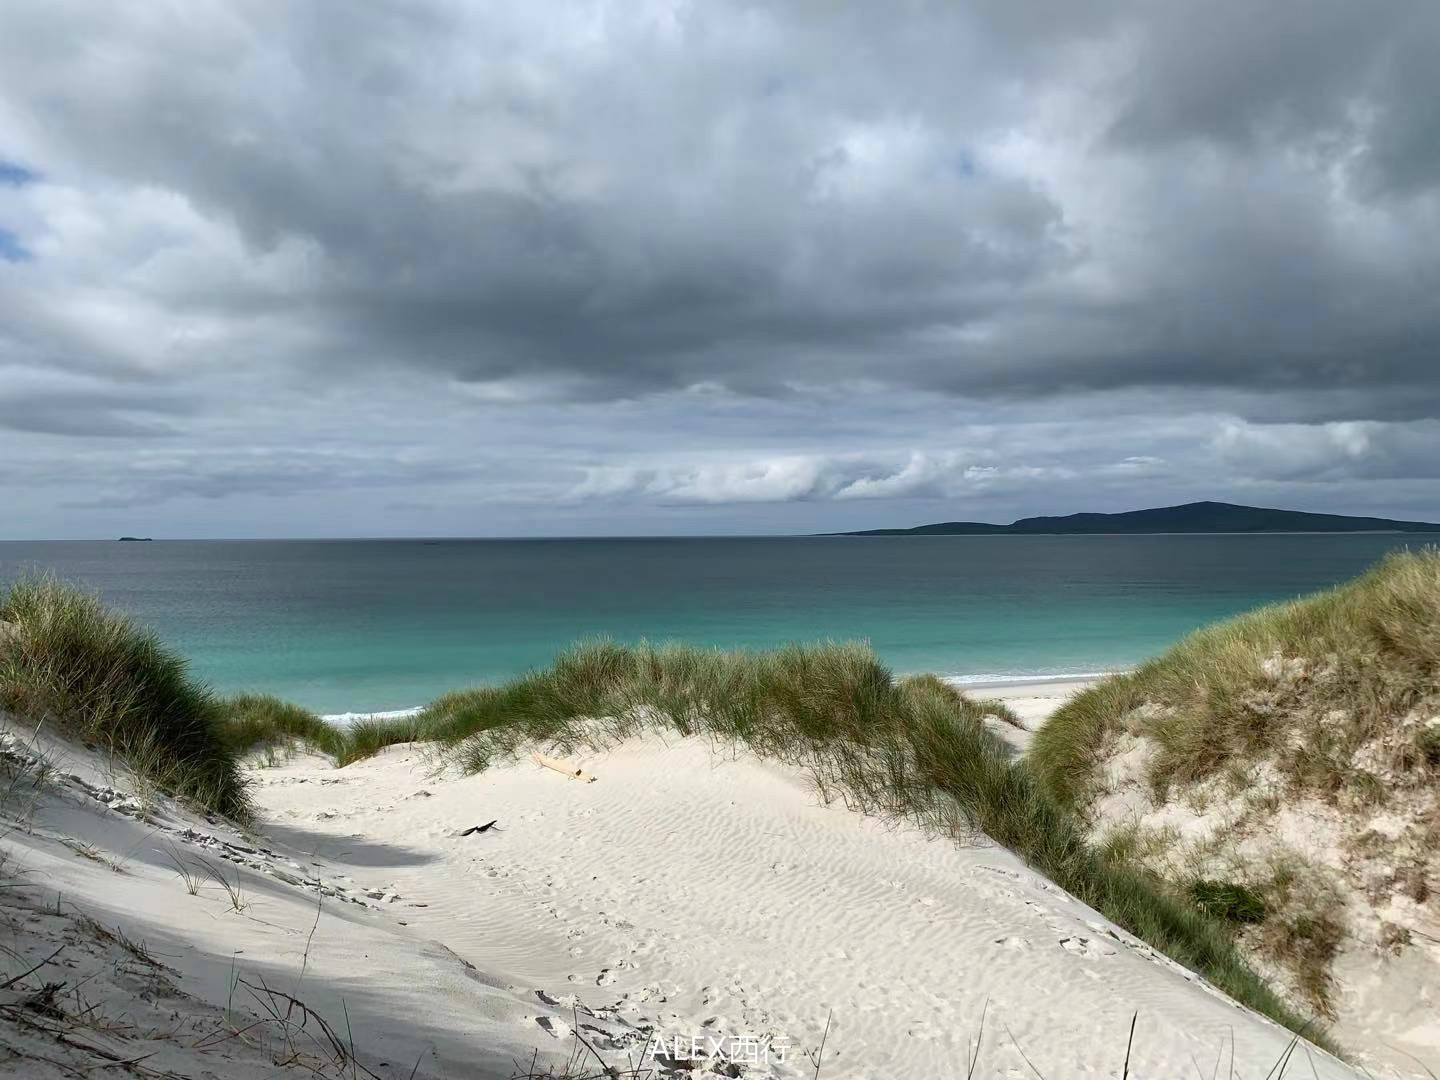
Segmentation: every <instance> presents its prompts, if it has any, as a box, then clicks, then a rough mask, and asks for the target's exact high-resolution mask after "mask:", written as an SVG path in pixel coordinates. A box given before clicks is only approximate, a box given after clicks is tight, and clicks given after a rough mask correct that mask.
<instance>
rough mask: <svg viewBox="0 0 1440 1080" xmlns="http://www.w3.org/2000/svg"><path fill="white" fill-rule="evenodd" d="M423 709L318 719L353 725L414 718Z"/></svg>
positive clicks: (334, 714)
mask: <svg viewBox="0 0 1440 1080" xmlns="http://www.w3.org/2000/svg"><path fill="white" fill-rule="evenodd" d="M424 708H425V706H424V705H412V706H410V708H408V709H388V710H385V711H382V712H337V713H326V714H325V715H324V716H322V717H320V719H321V720H327V721H329V722H330V723H332V724H353V723H354V722H355V721H356V720H398V719H400V718H401V717H405V716H415V715H416V714H418V713H419V712H420V711H421V710H422V709H424Z"/></svg>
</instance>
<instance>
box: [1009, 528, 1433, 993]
mask: <svg viewBox="0 0 1440 1080" xmlns="http://www.w3.org/2000/svg"><path fill="white" fill-rule="evenodd" d="M1437 716H1440V550H1437V549H1436V548H1433V547H1432V548H1424V549H1420V550H1417V551H1409V552H1398V553H1395V554H1392V555H1390V556H1389V557H1387V558H1386V559H1384V560H1383V561H1382V562H1381V563H1379V564H1378V565H1377V566H1375V567H1374V568H1373V569H1372V570H1370V571H1369V572H1368V573H1366V574H1363V575H1362V576H1360V577H1358V578H1356V579H1355V580H1353V581H1350V582H1348V583H1346V584H1343V585H1340V586H1338V587H1336V588H1334V589H1330V590H1327V591H1325V592H1321V593H1316V594H1314V595H1311V596H1307V597H1302V598H1300V599H1297V600H1295V601H1292V602H1289V603H1284V604H1276V605H1271V606H1269V607H1264V608H1261V609H1259V610H1256V611H1253V612H1250V613H1248V614H1245V615H1241V616H1239V617H1238V618H1234V619H1231V620H1229V621H1227V622H1223V623H1220V624H1217V625H1215V626H1211V627H1207V628H1205V629H1202V630H1200V631H1198V632H1196V633H1194V634H1192V635H1190V636H1189V637H1188V638H1186V639H1185V640H1183V641H1182V642H1180V643H1179V644H1178V645H1176V646H1175V647H1174V648H1172V649H1171V650H1169V651H1168V652H1166V653H1164V654H1163V655H1161V656H1159V657H1157V658H1156V659H1154V660H1151V661H1150V662H1149V663H1147V664H1145V665H1143V666H1141V667H1140V668H1139V669H1137V670H1136V671H1134V672H1131V673H1128V674H1124V675H1119V676H1116V677H1114V678H1110V679H1107V680H1104V681H1102V682H1100V683H1097V684H1096V685H1094V686H1092V687H1090V688H1089V689H1087V690H1086V691H1084V692H1083V693H1081V694H1079V695H1077V696H1075V697H1074V698H1072V699H1071V700H1070V701H1068V702H1067V703H1066V704H1064V705H1063V706H1062V707H1061V708H1060V709H1059V710H1058V711H1057V712H1056V713H1055V714H1054V715H1053V716H1051V718H1050V719H1049V721H1048V722H1047V723H1046V724H1045V726H1044V727H1042V728H1041V730H1040V731H1039V732H1038V733H1037V735H1036V736H1035V738H1034V740H1033V741H1032V743H1031V746H1030V750H1029V753H1028V755H1027V759H1026V767H1027V768H1028V769H1029V770H1030V771H1031V773H1032V775H1033V776H1034V777H1035V781H1036V783H1037V784H1038V786H1039V788H1040V789H1041V790H1042V791H1043V792H1044V793H1045V794H1046V795H1047V796H1048V797H1049V798H1050V800H1051V801H1052V802H1054V803H1055V804H1057V805H1059V806H1062V807H1064V808H1066V809H1067V810H1069V811H1072V812H1073V813H1075V814H1076V815H1078V816H1079V817H1080V818H1081V819H1083V820H1091V819H1093V821H1092V824H1093V826H1094V827H1095V829H1096V830H1097V832H1100V831H1103V830H1104V829H1106V828H1107V827H1109V828H1110V829H1111V832H1110V836H1109V838H1108V840H1107V841H1105V842H1106V844H1107V847H1110V848H1112V849H1117V848H1120V847H1124V846H1126V845H1127V844H1128V845H1130V846H1132V847H1134V846H1136V844H1137V843H1141V842H1143V844H1144V845H1148V850H1146V851H1143V852H1142V851H1135V852H1132V857H1131V858H1130V859H1129V861H1130V862H1132V863H1133V864H1135V865H1145V866H1147V867H1148V869H1149V870H1150V871H1151V872H1152V873H1153V875H1154V878H1155V882H1156V884H1157V885H1158V886H1159V887H1161V888H1166V889H1168V890H1170V891H1171V892H1173V893H1175V894H1176V895H1181V896H1189V897H1190V898H1191V899H1192V900H1193V901H1194V902H1195V903H1197V904H1198V905H1200V906H1202V907H1205V908H1206V909H1207V910H1210V911H1212V912H1216V913H1219V914H1222V916H1223V917H1226V918H1228V919H1230V920H1232V921H1238V922H1244V923H1249V924H1251V925H1252V927H1253V929H1251V930H1249V931H1247V932H1246V934H1245V940H1246V942H1247V945H1246V947H1247V948H1248V949H1250V950H1252V951H1253V952H1254V953H1255V954H1256V955H1258V956H1260V957H1263V958H1264V960H1265V961H1266V962H1267V963H1268V964H1269V965H1270V966H1271V967H1272V969H1276V970H1279V971H1281V972H1284V973H1285V976H1286V978H1287V979H1288V981H1289V983H1290V985H1291V987H1292V989H1293V991H1294V992H1295V993H1296V994H1297V995H1298V996H1299V997H1300V998H1301V999H1303V1000H1305V1001H1306V1002H1308V1003H1309V1004H1310V1005H1311V1007H1313V1008H1315V1009H1316V1010H1317V1011H1319V1012H1321V1013H1322V1014H1333V1013H1334V1011H1335V1008H1336V997H1335V989H1336V987H1335V985H1334V981H1333V976H1332V965H1333V962H1334V960H1335V958H1336V957H1337V956H1338V954H1339V953H1340V951H1341V949H1342V947H1343V946H1344V943H1345V940H1346V938H1347V936H1349V931H1348V930H1347V923H1346V917H1345V910H1346V904H1347V901H1346V900H1345V899H1344V896H1343V893H1344V890H1345V888H1346V886H1345V882H1344V879H1343V878H1342V877H1340V876H1339V875H1337V874H1336V873H1335V872H1334V871H1333V870H1331V869H1330V868H1329V867H1328V864H1326V863H1325V862H1324V861H1323V860H1318V861H1317V859H1316V858H1315V857H1314V856H1313V855H1305V854H1302V852H1301V851H1300V850H1299V849H1296V848H1293V847H1284V848H1283V849H1282V847H1280V846H1276V845H1277V844H1278V843H1279V842H1278V841H1277V840H1275V839H1268V840H1267V839H1265V836H1266V833H1267V822H1269V821H1271V820H1273V818H1274V816H1275V815H1276V814H1278V813H1280V812H1282V811H1283V810H1285V809H1287V808H1291V807H1299V806H1305V805H1308V806H1319V807H1324V808H1325V815H1326V820H1327V821H1329V822H1330V823H1331V824H1330V825H1329V829H1330V832H1328V833H1327V834H1326V836H1327V837H1328V838H1329V839H1327V841H1326V842H1328V843H1333V844H1335V845H1337V847H1339V848H1342V849H1344V850H1346V851H1348V853H1349V854H1348V855H1347V856H1346V857H1347V858H1350V859H1352V860H1356V859H1362V860H1363V859H1367V858H1370V857H1371V854H1372V853H1374V854H1377V855H1378V853H1381V852H1385V853H1388V856H1387V859H1383V860H1380V861H1379V862H1378V863H1377V865H1383V866H1388V867H1390V869H1388V870H1387V871H1386V873H1387V874H1388V877H1385V878H1384V879H1383V881H1384V883H1383V885H1380V884H1375V882H1376V881H1379V880H1381V879H1378V878H1373V877H1372V883H1371V886H1370V888H1371V889H1382V888H1383V889H1388V890H1390V891H1392V892H1395V893H1396V894H1403V897H1404V898H1408V900H1409V901H1414V902H1423V901H1424V900H1425V899H1426V898H1427V896H1428V894H1429V892H1430V888H1431V886H1430V885H1429V880H1430V874H1429V871H1428V870H1427V858H1428V856H1427V855H1426V852H1430V851H1433V850H1434V849H1435V845H1436V843H1437V842H1440V815H1437V814H1436V812H1435V804H1434V801H1433V799H1432V798H1431V797H1430V794H1429V793H1430V792H1431V791H1433V790H1434V787H1435V784H1436V782H1437V781H1440V754H1437V753H1436V748H1437V746H1440V718H1437ZM1122 751H1132V752H1133V753H1131V754H1130V756H1129V758H1126V759H1119V758H1117V757H1116V755H1118V754H1120V753H1121V752H1122ZM1112 760H1115V761H1121V762H1122V764H1121V765H1120V773H1119V774H1116V775H1112V774H1111V772H1110V764H1109V763H1110V762H1111V761H1112ZM1127 783H1137V784H1138V785H1139V786H1140V787H1141V788H1142V789H1143V790H1145V791H1147V792H1148V793H1149V795H1148V797H1149V799H1150V800H1151V802H1153V803H1154V805H1156V806H1161V805H1167V806H1177V807H1183V808H1187V809H1188V812H1190V813H1200V812H1202V811H1208V810H1210V809H1211V808H1212V807H1214V806H1215V804H1216V802H1217V800H1219V801H1220V802H1221V807H1222V809H1224V810H1226V811H1227V812H1235V811H1236V809H1237V808H1240V813H1241V816H1240V817H1237V818H1234V819H1233V820H1231V821H1230V823H1229V824H1228V825H1227V826H1226V827H1225V828H1224V829H1222V830H1221V831H1220V832H1218V833H1216V834H1214V835H1213V836H1207V838H1206V839H1205V840H1204V841H1200V840H1194V841H1192V842H1190V843H1189V844H1188V846H1187V843H1186V842H1184V841H1182V840H1181V839H1180V837H1179V835H1178V834H1177V833H1175V831H1174V830H1173V829H1172V830H1168V831H1167V830H1164V829H1159V830H1157V829H1153V828H1152V829H1148V830H1145V831H1146V835H1145V836H1144V837H1141V836H1140V835H1139V833H1138V832H1137V831H1136V830H1137V829H1138V828H1139V826H1138V824H1136V823H1132V824H1130V825H1128V826H1122V827H1116V826H1115V823H1114V822H1111V821H1107V820H1105V817H1104V814H1103V813H1102V812H1101V809H1100V806H1101V803H1100V799H1101V797H1102V796H1104V795H1106V794H1107V793H1108V790H1109V788H1111V787H1113V786H1116V785H1117V784H1118V785H1121V786H1123V785H1125V784H1127ZM1382 811H1384V812H1385V813H1388V814H1389V815H1390V817H1391V818H1392V819H1393V820H1395V821H1397V822H1400V823H1402V824H1401V826H1397V828H1401V829H1402V831H1403V832H1404V835H1405V837H1408V838H1409V839H1408V840H1406V841H1405V842H1403V843H1402V841H1401V839H1397V838H1396V836H1388V837H1387V836H1381V835H1379V834H1376V833H1373V832H1371V831H1370V826H1369V823H1370V822H1371V820H1372V819H1374V818H1375V816H1376V815H1377V813H1380V812H1382ZM1132 816H1133V815H1132ZM1197 835H1199V834H1197ZM1397 835H1398V834H1397ZM1318 842H1319V839H1318V834H1317V836H1316V837H1312V839H1311V843H1312V844H1313V843H1318ZM1246 844H1249V845H1250V846H1249V847H1248V848H1246V847H1245V846H1243V845H1246ZM1264 844H1269V845H1270V852H1269V854H1268V855H1266V856H1265V857H1264V858H1261V857H1259V856H1258V855H1256V854H1255V852H1256V850H1258V848H1257V845H1260V846H1263V845H1264ZM1407 844H1408V845H1409V846H1407ZM1197 845H1199V846H1197ZM1392 864H1393V865H1392ZM1217 867H1221V868H1224V872H1227V873H1228V874H1229V875H1230V876H1234V877H1236V879H1237V880H1233V881H1229V880H1227V881H1214V880H1207V879H1208V878H1209V877H1210V876H1211V874H1212V872H1213V871H1214V869H1216V868H1217ZM1378 895H1381V894H1380V893H1378V892H1377V893H1375V894H1374V895H1372V896H1369V897H1368V898H1367V897H1364V896H1356V897H1354V901H1355V902H1356V903H1358V904H1361V905H1362V906H1364V905H1375V906H1377V907H1378V901H1376V900H1375V899H1374V896H1378ZM1382 933H1388V934H1391V935H1393V940H1396V941H1403V940H1405V934H1406V931H1404V930H1403V929H1401V928H1399V927H1398V925H1394V924H1390V923H1388V922H1386V923H1382Z"/></svg>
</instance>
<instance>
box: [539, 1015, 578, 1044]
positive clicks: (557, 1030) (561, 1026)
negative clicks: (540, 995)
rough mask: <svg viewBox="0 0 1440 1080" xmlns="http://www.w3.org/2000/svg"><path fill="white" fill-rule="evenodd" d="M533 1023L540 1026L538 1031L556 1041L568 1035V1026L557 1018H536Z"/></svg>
mask: <svg viewBox="0 0 1440 1080" xmlns="http://www.w3.org/2000/svg"><path fill="white" fill-rule="evenodd" d="M535 1023H537V1024H539V1025H540V1030H541V1031H544V1032H545V1033H547V1034H549V1035H553V1036H555V1038H557V1039H563V1038H565V1037H566V1036H567V1035H569V1034H570V1025H569V1024H567V1023H565V1021H564V1020H561V1019H560V1018H559V1017H558V1016H537V1017H536V1018H535Z"/></svg>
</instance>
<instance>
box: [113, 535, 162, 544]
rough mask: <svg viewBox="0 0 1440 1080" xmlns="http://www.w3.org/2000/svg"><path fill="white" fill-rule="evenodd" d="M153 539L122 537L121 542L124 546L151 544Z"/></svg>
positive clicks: (148, 537)
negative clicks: (129, 544) (127, 544)
mask: <svg viewBox="0 0 1440 1080" xmlns="http://www.w3.org/2000/svg"><path fill="white" fill-rule="evenodd" d="M152 539H154V537H150V536H122V537H120V542H121V543H122V544H123V543H133V544H147V543H149V542H150V541H151V540H152Z"/></svg>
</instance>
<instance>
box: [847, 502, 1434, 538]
mask: <svg viewBox="0 0 1440 1080" xmlns="http://www.w3.org/2000/svg"><path fill="white" fill-rule="evenodd" d="M1271 532H1274V533H1287V532H1407V533H1412V532H1413V533H1440V525H1437V524H1433V523H1431V522H1428V521H1395V520H1393V519H1391V518H1374V517H1351V516H1349V515H1346V514H1309V513H1306V512H1304V511H1302V510H1272V509H1268V508H1266V507H1261V506H1240V505H1237V504H1236V503H1223V502H1194V503H1185V504H1183V505H1181V506H1161V507H1157V508H1155V509H1151V510H1130V511H1127V512H1126V513H1122V514H1069V515H1066V516H1064V517H1029V518H1021V519H1020V520H1019V521H1013V522H1011V523H1010V524H1009V525H993V524H991V523H989V522H986V521H941V522H937V523H935V524H933V525H916V526H915V527H913V528H909V529H863V530H860V531H858V532H847V533H837V534H833V535H838V536H1026V535H1029V536H1034V535H1063V534H1070V533H1271Z"/></svg>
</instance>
